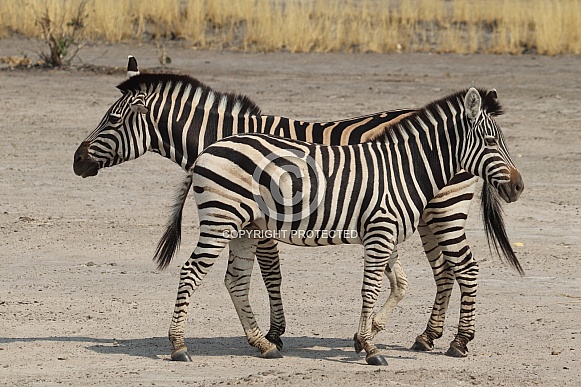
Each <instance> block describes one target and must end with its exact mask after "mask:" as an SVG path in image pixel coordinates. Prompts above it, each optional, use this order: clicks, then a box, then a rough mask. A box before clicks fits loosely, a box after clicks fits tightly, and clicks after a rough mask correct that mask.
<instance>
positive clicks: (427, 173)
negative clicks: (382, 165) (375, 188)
mask: <svg viewBox="0 0 581 387" xmlns="http://www.w3.org/2000/svg"><path fill="white" fill-rule="evenodd" d="M446 131H449V132H450V133H449V135H447V133H446ZM457 133H458V131H452V130H450V129H448V128H446V127H443V126H442V125H431V124H430V125H426V124H425V123H422V125H420V128H419V129H418V125H417V123H414V124H411V123H408V124H404V125H402V126H400V125H398V126H397V128H394V130H391V131H390V132H389V133H388V134H387V135H386V143H385V144H384V147H385V149H386V151H385V152H386V153H385V157H384V160H385V162H386V167H387V168H388V169H391V170H392V171H393V173H392V176H394V177H395V179H398V178H399V179H403V181H402V187H403V186H405V187H406V188H405V189H407V190H408V191H409V192H410V193H415V194H416V195H412V197H416V198H417V199H419V200H421V201H423V202H424V203H423V204H424V205H425V204H427V203H428V202H429V201H430V200H431V199H433V198H434V197H435V196H436V195H437V194H438V192H439V191H440V190H441V189H442V188H444V187H445V186H446V185H447V184H448V182H449V181H450V180H451V179H452V178H453V177H454V175H456V173H457V172H458V171H459V170H460V168H459V166H458V156H457V154H456V149H458V147H459V146H460V145H461V142H462V139H458V138H457V136H456V135H455V134H457ZM398 175H399V177H398ZM418 204H419V203H418Z"/></svg>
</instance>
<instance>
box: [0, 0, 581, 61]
mask: <svg viewBox="0 0 581 387" xmlns="http://www.w3.org/2000/svg"><path fill="white" fill-rule="evenodd" d="M79 1H80V0H50V1H49V0H3V1H2V12H0V37H2V36H7V35H8V34H9V33H11V32H16V33H20V34H23V35H25V36H29V37H38V36H39V30H38V26H37V25H35V13H34V10H35V9H36V10H38V9H43V7H48V9H49V14H50V15H51V17H52V18H53V20H54V21H55V23H59V22H60V23H64V24H66V22H67V20H69V19H70V17H71V15H72V14H74V12H75V8H76V7H77V6H78V3H79ZM25 5H26V6H25ZM83 33H84V36H83V39H86V40H92V41H96V40H104V41H107V42H118V41H124V40H150V39H176V38H178V39H183V40H185V41H186V42H189V43H190V44H192V45H194V46H197V47H201V48H230V49H242V50H252V51H273V50H288V51H292V52H313V51H314V52H326V51H358V52H367V51H372V52H394V51H432V52H460V53H474V52H485V53H510V54H520V53H523V52H537V53H540V54H546V55H556V54H581V0H488V1H486V0H447V1H446V0H410V1H403V0H391V1H390V0H237V1H231V0H157V1H152V2H137V1H131V0H93V1H90V2H89V4H88V8H87V18H86V26H85V28H84V30H83Z"/></svg>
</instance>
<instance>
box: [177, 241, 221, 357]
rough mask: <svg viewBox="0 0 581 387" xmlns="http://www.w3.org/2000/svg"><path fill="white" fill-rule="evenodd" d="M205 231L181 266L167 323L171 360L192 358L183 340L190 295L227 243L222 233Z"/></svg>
mask: <svg viewBox="0 0 581 387" xmlns="http://www.w3.org/2000/svg"><path fill="white" fill-rule="evenodd" d="M208 234H209V233H207V232H206V233H204V232H203V230H200V239H199V241H198V244H197V246H196V248H195V250H194V252H193V253H192V255H191V256H190V258H189V259H188V260H187V261H186V263H184V265H183V266H182V269H181V272H180V283H179V286H178V293H177V298H176V303H175V307H174V312H173V316H172V320H171V324H170V327H169V341H170V342H171V345H172V347H173V351H172V354H171V359H172V360H176V361H192V358H191V357H190V355H189V354H188V349H187V347H186V344H185V341H184V332H185V323H186V317H187V314H188V306H189V305H190V298H191V297H192V294H193V293H194V291H195V290H196V289H197V288H198V286H200V284H201V283H202V279H203V278H204V276H205V275H206V274H207V273H208V271H209V270H210V268H211V267H212V265H213V264H214V262H215V260H216V258H217V257H218V256H219V255H220V252H221V251H222V250H223V249H224V247H226V245H227V244H228V239H226V238H224V237H215V238H211V237H209V236H207V235H208ZM204 235H206V236H204ZM210 235H211V234H210Z"/></svg>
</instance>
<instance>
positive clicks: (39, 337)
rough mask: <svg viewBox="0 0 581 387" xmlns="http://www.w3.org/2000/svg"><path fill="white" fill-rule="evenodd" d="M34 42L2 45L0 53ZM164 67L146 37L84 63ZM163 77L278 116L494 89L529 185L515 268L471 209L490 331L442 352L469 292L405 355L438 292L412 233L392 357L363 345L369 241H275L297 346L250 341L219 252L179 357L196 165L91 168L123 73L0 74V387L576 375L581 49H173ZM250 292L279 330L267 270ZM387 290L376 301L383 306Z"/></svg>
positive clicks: (545, 380) (474, 381) (481, 328)
mask: <svg viewBox="0 0 581 387" xmlns="http://www.w3.org/2000/svg"><path fill="white" fill-rule="evenodd" d="M21 53H28V54H29V55H32V54H33V53H34V50H33V47H31V46H30V45H29V43H28V42H26V41H21V40H16V39H9V40H3V41H0V56H4V55H18V54H21ZM128 54H133V55H135V56H136V57H137V58H138V60H139V62H140V65H141V68H142V70H145V69H147V68H154V67H156V66H158V63H157V54H156V52H155V48H154V47H152V46H148V45H142V46H129V45H115V46H105V45H100V46H92V47H87V48H85V49H84V50H83V51H81V58H82V59H83V60H84V62H85V63H92V64H96V65H106V66H119V67H123V66H124V65H125V61H126V57H127V55H128ZM168 54H169V56H171V57H172V59H173V63H172V64H171V66H170V67H168V70H169V71H175V72H184V73H187V74H190V75H192V76H194V77H196V78H198V79H200V80H202V81H204V82H205V83H207V84H209V85H210V86H212V87H214V88H215V89H216V90H221V91H237V92H240V93H244V94H247V95H248V96H250V97H251V98H252V99H254V100H255V101H256V102H257V103H258V105H259V106H261V108H262V110H263V111H264V112H267V113H272V114H279V115H285V116H290V117H295V118H303V119H319V120H328V119H337V118H343V117H347V116H354V115H361V114H365V113H372V112H376V111H381V110H387V109H393V108H405V107H419V106H421V105H423V104H425V103H427V102H429V101H431V100H433V99H436V98H439V97H442V96H445V95H447V94H448V93H450V92H453V91H456V90H458V89H462V88H465V87H468V86H471V85H474V86H482V87H488V88H492V87H495V88H497V90H498V93H499V98H500V100H501V101H502V102H503V105H504V106H505V108H506V111H507V113H506V115H504V116H502V117H500V118H499V119H498V122H499V124H500V125H501V126H502V127H503V129H504V133H505V135H506V137H507V141H508V144H509V147H510V150H511V152H512V154H513V155H514V158H515V161H516V163H517V165H518V166H519V167H520V169H521V172H522V175H523V177H524V179H525V184H526V189H525V192H524V193H523V195H522V196H521V200H520V201H518V202H517V203H514V204H511V205H507V206H506V207H505V209H506V218H507V222H508V230H509V235H510V237H511V240H512V242H513V243H517V242H518V245H519V246H518V247H515V249H516V251H517V254H518V257H519V259H520V261H521V263H522V265H523V267H524V268H525V270H526V276H525V277H519V276H518V275H517V274H516V273H515V272H513V271H511V270H510V269H509V268H508V267H507V266H506V265H504V264H503V263H502V262H501V261H500V260H499V258H498V257H494V256H492V255H491V254H490V253H489V251H488V248H487V245H486V242H485V239H484V233H483V230H482V226H481V223H480V218H479V209H478V205H477V203H476V202H475V203H474V205H473V209H472V215H471V217H470V219H469V222H468V228H467V232H468V235H469V240H470V243H471V247H472V249H473V251H474V254H475V257H476V258H477V259H478V261H479V263H480V278H479V284H480V287H479V293H478V309H477V334H476V338H475V340H474V341H473V342H471V343H470V345H469V349H470V353H469V356H468V357H467V358H464V359H455V358H449V357H447V356H445V355H444V352H445V351H446V349H447V347H448V344H449V342H450V341H451V340H452V338H453V334H454V331H455V326H456V322H457V319H458V309H459V308H458V294H457V293H458V291H457V289H456V291H455V294H454V297H453V298H452V301H451V308H450V311H449V314H448V318H447V325H446V329H445V333H444V337H443V338H442V339H440V340H439V341H437V343H436V348H435V350H434V351H433V352H431V353H416V352H412V351H410V350H409V349H408V348H409V347H410V346H411V344H412V343H413V341H414V338H415V336H416V335H417V334H419V333H420V332H421V331H422V330H423V328H424V327H425V324H426V322H427V319H428V316H429V312H430V309H431V305H432V300H433V296H434V293H435V285H434V281H433V280H432V276H431V271H430V269H429V265H428V264H427V261H426V260H425V258H424V255H423V252H422V250H421V246H420V243H419V238H413V239H412V240H410V241H408V242H406V243H404V244H403V245H401V246H400V250H401V255H402V262H403V264H404V267H405V269H406V272H407V274H408V277H409V280H410V290H409V294H408V296H407V297H406V298H405V300H404V301H403V302H402V303H401V304H400V307H398V308H397V310H396V312H395V315H394V317H393V319H392V322H391V324H390V328H389V329H388V330H387V331H386V332H384V333H382V334H380V335H379V336H378V337H377V343H378V345H379V347H380V348H383V349H385V353H386V354H387V360H388V362H389V366H387V367H382V368H376V367H372V366H367V365H366V364H365V360H364V358H363V357H361V356H359V355H357V354H355V352H354V351H353V348H352V340H351V338H352V336H353V333H354V332H355V330H356V327H357V324H358V321H359V311H360V304H361V300H360V296H359V289H360V284H361V278H362V260H361V259H358V258H357V257H358V256H360V254H361V247H360V246H343V247H331V248H317V249H306V248H297V247H292V246H282V261H283V262H282V270H283V274H284V277H285V281H284V286H283V295H284V300H285V307H286V312H287V319H288V320H287V321H288V328H287V334H286V335H285V336H284V337H283V339H284V343H285V349H284V352H283V354H284V358H283V359H279V360H264V359H261V358H260V357H259V354H258V351H257V350H255V349H254V348H251V347H249V346H248V345H247V343H246V340H245V338H244V337H243V332H242V329H241V327H240V324H239V322H238V319H237V317H236V313H235V311H234V308H233V307H232V304H231V301H230V299H229V297H228V294H227V291H226V289H225V287H224V285H223V276H224V273H225V267H226V259H225V257H224V259H222V260H221V261H220V262H219V263H218V264H217V265H216V266H217V267H214V268H213V269H212V271H211V272H210V274H209V275H208V276H207V277H206V279H205V281H204V284H203V286H202V287H201V288H200V289H199V290H198V291H197V293H196V294H195V296H194V300H195V301H194V303H193V305H192V307H191V308H190V313H189V316H188V323H187V331H186V337H187V344H188V347H189V349H190V353H191V355H192V356H193V362H192V363H174V362H171V361H169V354H170V344H169V342H168V340H167V338H166V336H167V329H168V327H169V322H170V318H171V313H172V310H173V303H174V300H175V291H176V288H177V283H178V273H179V267H180V265H181V263H183V261H184V260H185V259H186V257H187V256H189V254H190V252H191V250H192V249H193V246H194V244H195V241H196V238H197V235H196V223H197V216H196V213H195V209H194V205H193V202H190V204H189V205H188V208H187V211H186V219H185V225H186V227H185V231H184V242H183V244H182V249H181V252H180V254H179V257H178V259H176V261H175V262H174V263H173V264H172V265H171V266H170V267H169V268H168V270H166V271H164V272H159V271H157V270H156V268H155V265H154V263H153V262H152V261H151V257H152V255H153V251H154V248H155V245H156V243H157V241H158V239H159V237H160V235H161V232H162V230H163V226H164V224H165V221H166V216H167V213H168V207H169V205H170V204H171V202H172V197H173V193H174V187H176V184H177V183H178V182H180V181H181V179H182V176H183V173H182V172H181V170H180V169H179V168H178V167H177V166H176V165H174V164H173V163H171V162H169V161H167V160H164V159H162V158H160V157H159V156H157V155H152V154H149V155H146V156H144V157H143V158H141V159H139V160H136V161H132V162H128V163H126V164H123V165H121V166H118V167H115V168H111V169H108V170H104V171H102V172H101V173H100V174H99V175H98V176H97V177H94V178H88V179H81V178H79V177H77V176H75V175H74V173H73V171H72V157H73V153H74V151H75V149H76V147H77V146H78V144H79V142H80V141H81V140H82V139H83V138H84V137H85V136H86V135H87V134H88V133H89V132H90V131H92V130H93V129H94V128H95V126H96V125H97V124H98V122H99V121H100V119H101V117H102V115H103V114H104V112H105V111H106V110H107V108H108V107H109V106H110V104H111V103H112V102H113V101H115V100H116V99H117V98H118V96H119V93H118V91H117V90H116V88H115V85H117V84H118V83H119V82H121V81H122V80H123V79H124V77H125V75H124V73H123V72H113V74H110V75H107V74H103V73H94V72H88V71H44V70H33V71H11V70H7V69H6V68H5V66H4V68H3V71H0V101H1V102H0V111H1V113H2V114H1V115H0V133H1V139H2V141H1V142H0V155H1V163H0V233H1V235H2V238H1V239H0V244H1V249H0V324H1V327H2V328H1V329H0V384H1V385H14V386H24V385H177V384H190V385H204V386H210V385H231V384H240V385H262V384H268V385H273V386H278V385H280V386H290V385H293V386H294V385H314V386H318V385H320V386H343V385H433V384H436V385H495V386H496V385H508V386H512V385H519V386H520V385H544V386H549V385H550V386H554V385H580V384H581V379H580V378H581V346H580V342H581V324H580V323H581V314H580V312H581V261H580V256H581V253H580V247H581V238H580V236H581V233H580V231H581V221H580V219H581V218H580V216H579V215H580V199H579V195H580V194H581V192H580V191H581V174H580V167H581V150H580V149H581V140H580V139H579V133H581V131H580V129H581V128H580V123H581V104H580V99H579V92H580V90H581V59H580V58H578V57H558V58H547V57H538V56H516V57H514V56H482V55H471V56H461V55H428V54H413V55H410V54H401V55H374V54H361V55H350V54H306V55H303V54H300V55H297V54H288V53H275V54H244V53H232V52H206V51H194V50H191V49H179V48H170V49H169V50H168ZM255 273H256V275H255V276H254V278H253V281H254V282H253V287H252V293H251V300H252V302H253V305H254V310H255V312H256V314H257V316H258V319H259V322H260V323H261V325H262V327H263V329H265V330H266V329H267V327H268V309H267V299H266V292H265V289H264V286H263V285H262V283H261V279H260V276H259V275H258V273H257V272H256V271H255ZM386 294H387V290H384V291H383V292H382V297H385V296H386ZM382 299H383V298H382Z"/></svg>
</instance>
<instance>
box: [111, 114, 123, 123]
mask: <svg viewBox="0 0 581 387" xmlns="http://www.w3.org/2000/svg"><path fill="white" fill-rule="evenodd" d="M109 121H110V122H111V123H112V124H116V123H118V122H119V121H121V114H117V113H110V114H109Z"/></svg>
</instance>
